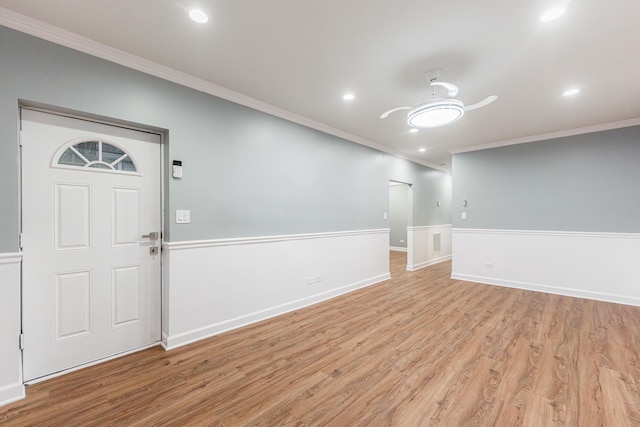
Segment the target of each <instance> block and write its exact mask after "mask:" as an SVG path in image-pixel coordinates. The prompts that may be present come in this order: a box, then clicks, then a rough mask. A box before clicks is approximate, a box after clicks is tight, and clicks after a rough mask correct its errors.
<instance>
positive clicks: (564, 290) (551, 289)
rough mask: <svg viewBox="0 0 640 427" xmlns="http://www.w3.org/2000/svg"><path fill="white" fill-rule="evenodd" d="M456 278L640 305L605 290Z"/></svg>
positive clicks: (633, 300) (633, 298) (474, 277)
mask: <svg viewBox="0 0 640 427" xmlns="http://www.w3.org/2000/svg"><path fill="white" fill-rule="evenodd" d="M451 278H452V279H454V280H464V281H465V282H475V283H483V284H485V285H494V286H502V287H506V288H515V289H524V290H526V291H535V292H545V293H548V294H554V295H563V296H567V297H574V298H585V299H591V300H595V301H604V302H613V303H617V304H626V305H634V306H640V298H636V297H631V296H626V295H616V294H608V293H604V292H593V291H583V290H580V289H574V288H563V287H558V286H547V285H541V284H538V283H528V282H519V281H516V280H503V279H496V278H493V277H484V276H474V275H471V274H451Z"/></svg>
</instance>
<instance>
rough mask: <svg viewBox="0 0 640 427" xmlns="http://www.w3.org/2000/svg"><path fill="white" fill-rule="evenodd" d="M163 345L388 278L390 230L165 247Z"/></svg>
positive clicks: (194, 338) (188, 340) (180, 342)
mask: <svg viewBox="0 0 640 427" xmlns="http://www.w3.org/2000/svg"><path fill="white" fill-rule="evenodd" d="M164 249H165V263H164V266H163V268H164V269H165V274H164V278H165V287H164V294H163V299H164V311H163V314H164V317H163V345H164V346H165V348H167V349H171V348H175V347H178V346H181V345H185V344H188V343H191V342H194V341H197V340H200V339H203V338H207V337H210V336H213V335H216V334H219V333H221V332H224V331H227V330H230V329H235V328H238V327H241V326H244V325H247V324H250V323H253V322H257V321H260V320H264V319H267V318H269V317H273V316H276V315H279V314H282V313H286V312H289V311H293V310H296V309H299V308H301V307H305V306H308V305H311V304H315V303H317V302H320V301H323V300H326V299H329V298H332V297H335V296H337V295H340V294H344V293H347V292H350V291H353V290H355V289H358V288H362V287H365V286H368V285H372V284H374V283H378V282H381V281H383V280H386V279H388V278H389V277H390V276H389V252H388V250H389V229H379V230H362V231H347V232H335V233H317V234H304V235H291V236H272V237H262V238H247V239H221V240H210V241H194V242H170V243H165V245H164Z"/></svg>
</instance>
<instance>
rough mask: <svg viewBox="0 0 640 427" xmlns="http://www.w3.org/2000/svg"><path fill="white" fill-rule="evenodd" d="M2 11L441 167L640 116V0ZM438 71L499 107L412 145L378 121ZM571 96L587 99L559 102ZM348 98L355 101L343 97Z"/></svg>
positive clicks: (26, 1) (63, 2) (463, 91)
mask: <svg viewBox="0 0 640 427" xmlns="http://www.w3.org/2000/svg"><path fill="white" fill-rule="evenodd" d="M191 4H195V5H199V6H202V7H203V8H204V9H205V10H206V11H207V12H208V13H209V15H210V20H209V22H208V23H207V24H195V23H193V22H191V21H189V20H188V19H187V18H186V16H185V13H184V8H185V6H187V5H191ZM557 5H561V6H564V7H566V13H565V14H564V15H563V16H562V17H561V18H560V19H558V20H556V21H553V22H549V23H543V22H541V21H540V20H539V17H540V15H541V14H542V13H543V12H544V11H545V10H547V9H548V8H550V7H552V6H557ZM0 7H4V8H6V9H8V10H9V11H13V12H17V13H19V14H22V15H26V16H28V17H31V18H34V19H36V20H38V21H42V22H44V23H47V24H50V25H53V26H55V27H58V28H61V29H65V30H68V31H70V32H73V33H75V34H78V35H81V36H84V37H86V38H89V39H91V40H93V41H96V42H99V43H102V44H104V45H107V46H110V47H113V48H116V49H120V50H122V51H125V52H128V53H131V54H133V55H136V56H138V57H141V58H144V59H146V60H149V61H153V62H155V63H157V64H161V65H164V66H166V67H169V68H171V69H174V70H177V71H180V72H183V73H186V74H189V75H191V76H194V77H197V78H199V79H202V80H205V81H207V82H211V83H214V84H215V85H219V86H222V87H223V88H227V89H230V90H231V91H235V92H237V93H239V94H243V95H246V96H248V97H250V98H254V99H255V100H258V101H261V102H262V103H266V104H269V105H272V106H275V107H278V109H281V110H279V111H282V110H286V111H288V112H292V113H294V116H292V117H300V116H301V117H302V118H307V119H311V121H313V122H311V121H310V123H316V124H321V126H325V125H326V126H325V127H326V129H329V130H330V131H331V130H332V129H333V130H335V132H333V133H336V134H340V135H341V136H345V135H346V136H347V137H349V138H350V139H352V140H355V141H358V142H365V143H370V145H373V146H376V145H381V146H384V147H387V148H388V150H389V151H391V152H398V153H402V154H403V155H405V156H407V157H409V158H412V159H414V160H418V161H420V162H421V163H425V164H429V163H430V164H435V165H440V164H446V165H447V166H446V167H445V168H448V167H449V164H450V157H451V155H450V150H460V149H464V148H465V147H471V146H477V145H482V144H490V143H495V142H502V141H509V140H516V139H522V138H529V137H534V136H537V135H542V134H549V133H556V132H559V133H562V132H563V131H567V130H571V129H576V128H582V127H587V126H594V125H600V124H608V123H612V122H618V121H624V120H630V119H637V118H640V20H639V17H640V1H638V0H609V1H603V0H543V1H538V0H529V1H513V0H484V1H469V0H447V1H434V0H393V1H390V0H387V1H383V0H367V1H365V0H346V1H345V0H269V1H266V0H224V1H223V0H193V1H188V2H185V1H176V0H136V1H131V0H108V1H107V0H49V1H42V0H20V1H16V0H0ZM0 13H5V14H6V13H7V11H6V10H5V11H1V10H0ZM14 18H15V16H14ZM432 68H442V69H443V70H444V74H443V76H442V80H446V81H451V82H454V83H456V84H457V85H458V86H459V87H460V94H459V96H458V97H459V98H460V99H461V100H462V101H464V102H465V103H466V104H471V103H474V102H477V101H479V100H481V99H483V98H485V97H486V96H488V95H491V94H495V95H498V97H499V99H498V100H497V101H496V102H494V103H493V104H491V105H490V106H487V107H485V108H482V109H479V110H475V111H470V112H468V113H467V114H465V116H464V117H463V118H462V119H461V120H460V121H458V122H456V123H454V124H451V125H449V126H445V127H440V128H433V129H425V130H421V131H420V132H418V133H416V134H410V133H409V132H408V130H409V128H408V126H407V124H406V120H405V118H406V114H403V113H402V112H400V113H395V114H393V115H391V116H390V117H389V118H387V119H385V120H381V119H379V116H380V114H381V113H382V112H384V111H386V110H388V109H390V108H392V107H396V106H401V105H416V104H419V103H421V102H423V101H427V100H429V99H430V94H431V90H430V88H429V87H428V86H427V83H426V81H425V79H424V77H423V74H424V73H425V71H427V70H429V69H432ZM572 86H578V87H580V88H582V92H581V93H580V94H579V95H577V96H575V97H572V98H565V97H563V96H562V92H563V91H564V90H565V89H567V88H569V87H572ZM348 91H349V92H353V93H354V94H355V97H356V98H355V99H354V100H353V101H350V102H346V101H344V100H343V99H342V95H343V94H344V93H345V92H348ZM298 121H300V120H298ZM420 147H425V148H427V150H426V152H424V153H420V152H418V149H419V148H420Z"/></svg>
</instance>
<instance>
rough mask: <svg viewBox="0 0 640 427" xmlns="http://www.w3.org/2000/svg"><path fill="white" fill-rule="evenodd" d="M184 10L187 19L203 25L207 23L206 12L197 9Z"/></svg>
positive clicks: (192, 7)
mask: <svg viewBox="0 0 640 427" xmlns="http://www.w3.org/2000/svg"><path fill="white" fill-rule="evenodd" d="M184 10H185V11H186V12H187V16H189V18H191V20H192V21H193V22H197V23H198V24H204V23H206V22H207V21H209V16H207V14H206V12H205V11H204V10H202V9H200V8H199V7H196V6H187V7H186V8H185V9H184Z"/></svg>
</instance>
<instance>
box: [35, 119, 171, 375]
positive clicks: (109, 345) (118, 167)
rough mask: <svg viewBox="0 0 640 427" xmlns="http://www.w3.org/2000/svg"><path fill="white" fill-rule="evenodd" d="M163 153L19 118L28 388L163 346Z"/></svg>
mask: <svg viewBox="0 0 640 427" xmlns="http://www.w3.org/2000/svg"><path fill="white" fill-rule="evenodd" d="M160 149H161V146H160V144H159V136H158V135H154V134H147V133H144V132H138V131H133V130H130V129H123V128H119V127H114V126H108V125H104V124H97V123H92V122H88V121H84V120H79V119H72V118H67V117H61V116H57V115H54V114H49V113H43V112H36V111H33V110H26V109H25V110H22V175H23V178H22V195H23V198H22V203H23V212H22V224H23V332H24V338H25V348H24V378H25V380H26V381H29V380H32V379H35V378H39V377H42V376H46V375H49V374H52V373H55V372H59V371H61V370H65V369H69V368H72V367H76V366H79V365H83V364H86V363H89V362H93V361H95V360H99V359H101V358H105V357H109V356H112V355H115V354H118V353H122V352H127V351H130V350H133V349H136V348H139V347H144V346H147V345H149V344H152V343H154V342H157V341H159V340H160V288H161V287H160V277H161V275H160V268H161V265H160V255H159V254H158V255H152V254H150V251H149V248H150V247H151V246H158V245H159V244H160V241H159V239H158V240H155V241H151V240H150V239H148V238H142V235H147V234H149V232H152V231H155V232H159V231H160V225H161V224H160V218H161V214H160V165H161V164H160Z"/></svg>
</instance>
